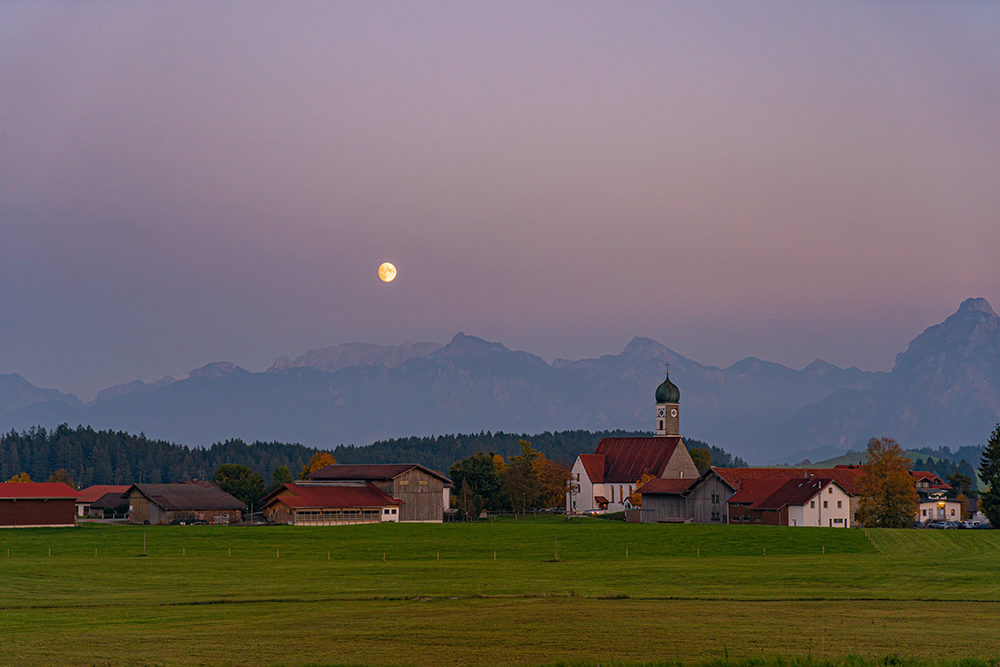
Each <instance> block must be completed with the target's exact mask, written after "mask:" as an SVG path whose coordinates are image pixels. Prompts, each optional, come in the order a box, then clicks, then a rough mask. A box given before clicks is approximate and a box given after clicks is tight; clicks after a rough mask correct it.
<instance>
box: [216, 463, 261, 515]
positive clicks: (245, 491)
mask: <svg viewBox="0 0 1000 667" xmlns="http://www.w3.org/2000/svg"><path fill="white" fill-rule="evenodd" d="M212 481H213V482H215V483H216V484H218V485H219V488H220V489H222V490H223V491H225V492H226V493H228V494H229V495H231V496H233V497H234V498H236V499H237V500H240V501H242V502H244V503H245V504H247V505H250V504H251V503H256V502H257V501H258V500H260V498H261V496H263V495H264V478H263V477H261V476H260V475H258V474H257V473H255V472H254V471H253V470H252V469H251V468H250V467H249V466H241V465H238V464H235V463H223V464H222V465H221V466H219V469H218V470H216V471H215V476H214V477H213V478H212Z"/></svg>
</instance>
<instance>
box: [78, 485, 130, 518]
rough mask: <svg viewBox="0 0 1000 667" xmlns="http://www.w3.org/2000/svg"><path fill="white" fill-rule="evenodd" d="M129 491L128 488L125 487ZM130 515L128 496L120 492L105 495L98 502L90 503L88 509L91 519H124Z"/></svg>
mask: <svg viewBox="0 0 1000 667" xmlns="http://www.w3.org/2000/svg"><path fill="white" fill-rule="evenodd" d="M125 490H126V491H127V490H128V487H127V486H126V487H125ZM127 515H128V496H126V495H125V494H124V493H119V492H118V491H111V492H110V493H105V494H104V495H103V496H101V497H100V498H98V499H97V500H95V501H93V502H92V503H90V506H89V507H88V508H87V516H88V517H90V518H91V519H110V518H121V519H124V518H125V517H126V516H127Z"/></svg>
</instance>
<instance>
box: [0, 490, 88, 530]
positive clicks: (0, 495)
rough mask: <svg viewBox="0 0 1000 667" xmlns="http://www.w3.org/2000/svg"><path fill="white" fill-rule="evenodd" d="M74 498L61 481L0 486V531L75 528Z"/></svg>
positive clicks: (75, 494) (73, 494)
mask: <svg viewBox="0 0 1000 667" xmlns="http://www.w3.org/2000/svg"><path fill="white" fill-rule="evenodd" d="M76 497H77V492H76V491H75V490H74V489H72V488H71V487H69V486H67V485H66V484H63V483H62V482H24V483H20V484H15V483H3V484H0V528H34V527H40V526H48V527H52V526H60V527H62V526H75V525H76V517H75V516H74V515H75V513H76Z"/></svg>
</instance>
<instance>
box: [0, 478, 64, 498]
mask: <svg viewBox="0 0 1000 667" xmlns="http://www.w3.org/2000/svg"><path fill="white" fill-rule="evenodd" d="M76 497H77V492H76V490H75V489H73V488H72V487H71V486H69V485H67V484H63V483H62V482H3V483H0V500H20V499H31V498H37V499H44V500H64V499H67V498H68V499H70V500H76Z"/></svg>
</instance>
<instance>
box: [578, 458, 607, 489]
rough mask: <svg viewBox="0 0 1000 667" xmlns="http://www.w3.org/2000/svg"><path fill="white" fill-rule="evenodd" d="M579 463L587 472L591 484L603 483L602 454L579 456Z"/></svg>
mask: <svg viewBox="0 0 1000 667" xmlns="http://www.w3.org/2000/svg"><path fill="white" fill-rule="evenodd" d="M580 463H582V464H583V469H584V470H586V471H587V477H589V478H590V481H591V483H593V484H603V483H604V456H603V455H602V454H580Z"/></svg>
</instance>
